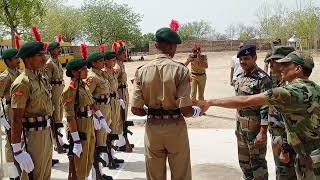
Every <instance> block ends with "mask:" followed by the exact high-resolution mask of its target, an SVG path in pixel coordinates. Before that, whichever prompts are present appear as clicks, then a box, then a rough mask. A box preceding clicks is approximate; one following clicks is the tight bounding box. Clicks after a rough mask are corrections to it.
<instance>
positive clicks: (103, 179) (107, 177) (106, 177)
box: [101, 174, 113, 180]
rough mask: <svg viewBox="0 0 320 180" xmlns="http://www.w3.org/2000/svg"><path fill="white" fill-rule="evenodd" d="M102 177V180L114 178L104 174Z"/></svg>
mask: <svg viewBox="0 0 320 180" xmlns="http://www.w3.org/2000/svg"><path fill="white" fill-rule="evenodd" d="M101 177H102V180H113V178H112V176H107V175H105V174H103V175H102V176H101Z"/></svg>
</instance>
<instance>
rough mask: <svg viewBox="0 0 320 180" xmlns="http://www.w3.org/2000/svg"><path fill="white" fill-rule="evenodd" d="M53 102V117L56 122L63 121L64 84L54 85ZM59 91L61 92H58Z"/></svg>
mask: <svg viewBox="0 0 320 180" xmlns="http://www.w3.org/2000/svg"><path fill="white" fill-rule="evenodd" d="M52 91H53V92H56V93H52V95H53V96H52V103H53V107H54V111H53V118H54V122H55V123H61V122H62V118H63V109H62V108H63V102H62V91H63V85H59V86H58V85H54V86H52ZM57 92H59V93H57Z"/></svg>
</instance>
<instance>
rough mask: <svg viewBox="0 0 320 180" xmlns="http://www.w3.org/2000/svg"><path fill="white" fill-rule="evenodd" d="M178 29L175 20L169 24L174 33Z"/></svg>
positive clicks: (178, 25) (177, 23)
mask: <svg viewBox="0 0 320 180" xmlns="http://www.w3.org/2000/svg"><path fill="white" fill-rule="evenodd" d="M179 27H180V24H179V22H178V21H177V20H174V19H172V20H171V23H170V29H172V30H173V31H175V32H178V31H179Z"/></svg>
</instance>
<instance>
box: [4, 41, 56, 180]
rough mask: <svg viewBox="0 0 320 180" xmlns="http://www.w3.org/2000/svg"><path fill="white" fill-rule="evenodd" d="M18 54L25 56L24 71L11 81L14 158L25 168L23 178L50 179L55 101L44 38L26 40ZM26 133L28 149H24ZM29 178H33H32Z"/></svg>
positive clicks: (18, 55) (22, 57) (26, 146)
mask: <svg viewBox="0 0 320 180" xmlns="http://www.w3.org/2000/svg"><path fill="white" fill-rule="evenodd" d="M17 57H19V58H21V59H22V60H23V63H24V65H25V69H24V71H23V72H22V73H21V74H20V75H19V76H18V77H17V78H16V79H15V81H14V82H13V83H12V85H11V90H10V95H11V108H12V111H13V121H12V124H11V125H12V129H11V144H12V149H13V152H14V158H15V160H16V161H17V162H18V163H19V165H20V167H21V169H22V170H23V172H22V177H21V179H27V174H26V173H29V176H33V178H32V179H43V180H46V179H47V180H49V179H50V176H51V167H52V164H51V159H52V139H51V130H50V124H51V116H52V113H53V105H52V101H51V94H50V90H49V86H50V84H47V82H46V81H44V77H43V74H42V71H41V70H42V69H43V68H44V66H45V63H46V59H45V49H44V44H43V43H42V42H27V43H25V44H24V45H23V46H22V47H21V49H20V50H19V52H18V54H17ZM22 133H23V137H24V143H25V146H24V147H25V149H22V144H21V137H22V136H21V135H22ZM29 179H30V178H29Z"/></svg>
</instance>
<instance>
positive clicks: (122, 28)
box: [83, 0, 141, 45]
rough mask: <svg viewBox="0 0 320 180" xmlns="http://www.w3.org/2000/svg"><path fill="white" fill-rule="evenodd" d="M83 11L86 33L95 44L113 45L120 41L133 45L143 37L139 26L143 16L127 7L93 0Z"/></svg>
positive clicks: (102, 0)
mask: <svg viewBox="0 0 320 180" xmlns="http://www.w3.org/2000/svg"><path fill="white" fill-rule="evenodd" d="M83 10H84V15H83V16H84V33H85V35H86V36H87V37H88V41H89V42H91V43H93V44H96V45H98V44H102V43H105V44H111V43H112V42H114V41H116V40H119V39H122V40H123V41H124V42H129V43H130V42H131V43H132V42H135V41H138V40H139V38H140V36H141V33H140V28H139V25H138V23H139V22H140V21H141V15H140V14H137V13H135V12H133V11H132V9H131V8H129V7H128V6H127V5H124V4H117V3H114V2H113V1H109V0H107V1H104V0H91V1H89V2H87V3H86V4H85V6H84V8H83Z"/></svg>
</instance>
